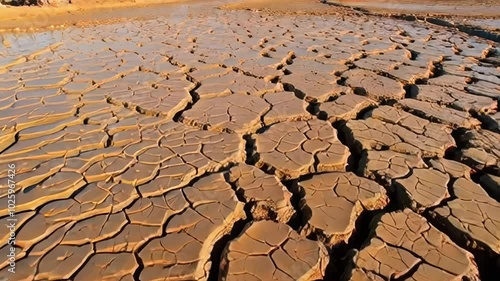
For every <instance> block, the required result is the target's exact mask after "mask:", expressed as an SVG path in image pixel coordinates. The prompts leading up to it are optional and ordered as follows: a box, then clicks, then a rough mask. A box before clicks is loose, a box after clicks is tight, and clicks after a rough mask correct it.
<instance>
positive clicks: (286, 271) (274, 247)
mask: <svg viewBox="0 0 500 281" xmlns="http://www.w3.org/2000/svg"><path fill="white" fill-rule="evenodd" d="M271 233H272V235H270V234H271ZM328 260H329V258H328V254H327V251H326V249H325V247H324V246H323V245H322V244H321V243H319V242H317V241H311V240H308V239H306V238H304V237H302V236H300V235H299V234H298V233H297V232H295V231H294V230H293V229H292V228H291V227H289V226H288V225H286V224H283V223H276V222H272V221H258V222H254V223H252V224H250V225H248V226H247V227H246V228H245V229H244V230H243V232H242V234H241V235H240V236H239V237H237V238H236V239H235V240H233V241H231V242H230V243H229V245H228V246H227V247H226V248H225V250H224V252H223V254H222V261H221V273H220V276H219V278H221V279H222V280H227V281H231V280H284V281H285V280H289V281H295V280H301V281H312V280H317V279H321V278H323V276H324V274H325V269H326V265H327V263H328Z"/></svg>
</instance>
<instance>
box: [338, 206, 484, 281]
mask: <svg viewBox="0 0 500 281" xmlns="http://www.w3.org/2000/svg"><path fill="white" fill-rule="evenodd" d="M349 271H350V272H349ZM349 271H348V272H349V273H350V275H351V280H387V279H390V278H402V280H457V279H459V280H460V279H462V278H465V279H467V280H479V276H478V272H477V267H476V265H475V263H474V258H473V256H472V254H471V253H469V252H467V251H465V250H463V249H461V248H460V247H459V246H457V245H456V244H455V243H453V242H452V241H451V240H450V239H449V238H448V237H447V236H446V235H445V234H443V233H442V232H440V231H439V230H437V229H436V228H435V227H433V226H432V225H430V224H429V223H428V222H427V221H426V220H425V218H423V217H421V216H419V215H417V214H416V213H413V212H412V211H410V210H409V209H405V210H404V211H398V212H394V213H388V214H385V215H383V216H382V217H381V218H380V222H378V223H377V224H376V225H373V228H372V231H371V233H370V238H369V240H368V241H366V243H365V244H364V245H363V247H362V249H361V250H360V251H359V253H358V254H357V255H356V256H355V257H354V258H353V261H352V270H349Z"/></svg>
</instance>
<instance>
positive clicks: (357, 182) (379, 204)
mask: <svg viewBox="0 0 500 281" xmlns="http://www.w3.org/2000/svg"><path fill="white" fill-rule="evenodd" d="M299 189H300V191H301V192H302V193H304V195H305V196H304V197H303V198H302V199H301V201H300V206H301V209H302V211H303V213H304V219H305V220H307V224H306V227H305V229H304V231H305V233H306V234H308V233H316V234H318V235H319V236H320V237H321V239H322V240H323V241H324V242H325V243H326V244H327V245H330V246H333V245H336V244H338V243H340V242H342V241H344V242H347V240H348V239H349V237H350V236H351V234H352V232H353V231H354V226H355V223H356V220H357V218H358V217H359V215H360V214H361V213H362V212H363V210H379V209H382V208H384V207H385V206H386V205H387V204H388V201H389V199H388V197H387V195H386V191H385V189H384V188H383V187H382V186H380V185H379V184H377V183H376V182H374V181H371V180H367V179H364V178H360V177H358V176H356V175H355V174H353V173H350V172H348V173H344V172H334V173H324V174H316V175H314V176H313V177H312V178H311V179H308V180H305V181H300V182H299Z"/></svg>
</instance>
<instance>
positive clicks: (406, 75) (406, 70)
mask: <svg viewBox="0 0 500 281" xmlns="http://www.w3.org/2000/svg"><path fill="white" fill-rule="evenodd" d="M410 63H411V62H410ZM433 70H434V66H433V65H428V66H427V67H426V68H423V67H417V66H413V65H411V64H406V63H403V64H399V65H397V66H395V67H394V68H392V69H390V70H389V71H387V73H388V74H389V75H391V76H393V77H395V78H397V79H400V80H404V81H406V82H408V83H416V82H417V81H421V80H425V79H428V78H430V77H431V76H432V75H433V72H432V71H433Z"/></svg>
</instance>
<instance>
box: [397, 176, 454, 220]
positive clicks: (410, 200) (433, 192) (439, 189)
mask: <svg viewBox="0 0 500 281" xmlns="http://www.w3.org/2000/svg"><path fill="white" fill-rule="evenodd" d="M449 181H450V177H449V176H448V175H447V174H443V173H441V172H439V171H436V170H431V169H429V170H428V169H413V171H412V174H411V175H410V176H409V177H407V178H404V179H397V180H396V181H395V182H394V187H395V188H396V191H397V194H398V196H399V198H400V200H399V202H400V203H401V204H402V205H405V206H407V207H409V208H411V209H412V210H414V211H415V212H418V213H421V212H423V211H425V210H427V209H428V208H430V207H434V206H437V205H439V204H440V203H441V202H442V201H443V200H444V199H446V198H449V197H450V194H449V193H448V182H449Z"/></svg>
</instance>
